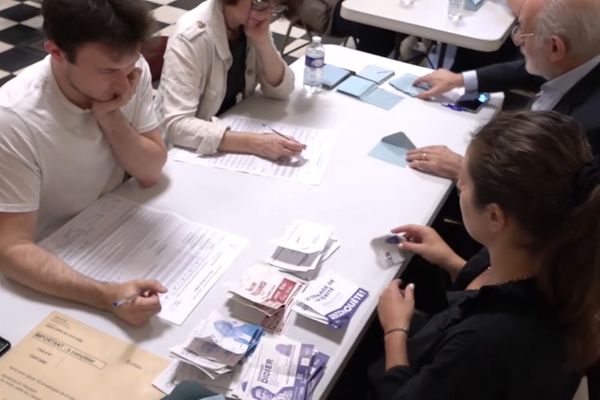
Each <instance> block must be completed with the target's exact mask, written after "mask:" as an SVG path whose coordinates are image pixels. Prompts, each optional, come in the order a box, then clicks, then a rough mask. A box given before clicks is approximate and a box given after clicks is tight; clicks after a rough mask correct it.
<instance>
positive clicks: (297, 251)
mask: <svg viewBox="0 0 600 400" xmlns="http://www.w3.org/2000/svg"><path fill="white" fill-rule="evenodd" d="M332 235H333V228H332V227H330V226H327V225H320V224H317V223H314V222H310V221H303V220H296V221H294V223H292V225H290V226H289V227H288V228H287V229H286V231H285V233H284V235H283V238H281V239H280V240H279V242H278V245H277V248H276V249H275V252H274V253H273V255H272V256H271V258H270V259H269V260H268V263H269V264H271V265H273V266H275V267H277V268H279V269H281V270H284V271H288V272H291V273H293V274H295V275H297V276H299V277H301V278H302V279H305V280H309V279H312V278H314V277H315V276H316V274H317V272H318V269H319V267H320V265H321V263H322V262H323V261H325V260H327V259H328V258H329V257H330V256H331V255H332V254H333V253H335V251H336V250H337V249H339V248H340V244H339V242H338V240H337V239H336V238H334V237H333V236H332Z"/></svg>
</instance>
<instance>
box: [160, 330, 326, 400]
mask: <svg viewBox="0 0 600 400" xmlns="http://www.w3.org/2000/svg"><path fill="white" fill-rule="evenodd" d="M328 361H329V356H327V355H326V354H324V353H321V352H319V351H318V350H317V349H316V348H315V346H314V345H311V344H306V343H300V342H297V341H295V340H293V339H289V338H286V337H283V336H275V337H264V338H263V339H262V340H261V341H260V344H259V345H258V347H257V349H256V351H255V352H254V353H253V354H252V355H251V356H250V357H249V358H248V359H247V360H245V362H243V363H242V364H240V365H238V366H236V368H235V369H234V371H233V372H232V373H229V374H226V375H223V376H220V377H218V378H217V379H215V380H211V379H209V378H207V377H206V375H204V374H202V373H201V372H200V371H199V370H198V369H196V368H193V367H192V366H190V365H188V364H184V363H181V362H179V361H176V362H174V363H172V364H171V365H170V366H169V367H168V368H167V369H166V370H165V371H164V372H163V373H162V374H160V375H159V376H158V377H157V378H156V379H155V380H154V382H153V385H154V386H155V387H157V388H158V389H159V390H161V391H162V392H164V393H167V394H168V393H170V392H171V391H172V390H173V388H174V387H175V386H176V385H177V384H178V383H180V382H182V381H184V380H196V381H199V382H200V383H202V384H203V385H205V386H206V387H208V388H209V389H211V390H213V391H215V392H218V393H221V394H223V395H225V396H226V397H227V398H233V399H242V400H246V399H252V400H255V399H271V400H274V399H287V400H310V399H311V398H312V394H313V392H314V389H315V387H316V386H317V385H318V383H319V381H320V380H321V378H322V376H323V374H324V373H325V367H326V366H327V362H328Z"/></svg>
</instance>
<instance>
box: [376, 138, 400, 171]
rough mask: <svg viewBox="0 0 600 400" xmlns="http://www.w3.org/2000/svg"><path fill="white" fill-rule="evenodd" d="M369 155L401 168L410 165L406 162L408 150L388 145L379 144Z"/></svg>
mask: <svg viewBox="0 0 600 400" xmlns="http://www.w3.org/2000/svg"><path fill="white" fill-rule="evenodd" d="M369 155H370V156H371V157H373V158H377V159H379V160H381V161H385V162H387V163H390V164H394V165H397V166H399V167H406V166H407V165H408V162H407V161H406V149H403V148H401V147H397V146H394V145H391V144H388V143H383V142H378V143H377V145H375V147H373V150H371V151H370V152H369Z"/></svg>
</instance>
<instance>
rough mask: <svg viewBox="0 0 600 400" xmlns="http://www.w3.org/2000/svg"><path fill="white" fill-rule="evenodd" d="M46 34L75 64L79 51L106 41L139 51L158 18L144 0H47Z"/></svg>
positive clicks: (44, 9)
mask: <svg viewBox="0 0 600 400" xmlns="http://www.w3.org/2000/svg"><path fill="white" fill-rule="evenodd" d="M42 15H43V17H44V33H45V34H46V37H47V38H48V39H50V40H53V41H54V42H55V43H56V45H57V46H58V47H59V48H60V49H61V50H63V51H64V52H65V54H66V57H67V59H68V60H69V62H71V63H74V62H75V60H76V58H77V50H78V49H79V47H80V46H82V45H84V44H87V43H102V44H105V45H107V46H109V47H110V48H114V49H115V50H117V51H120V52H123V53H126V52H130V51H135V50H136V49H137V48H138V47H139V46H140V45H141V44H143V43H144V42H145V41H146V40H147V39H148V38H149V37H150V35H151V34H152V29H153V26H154V20H153V19H152V16H151V15H150V13H149V11H148V9H147V7H146V5H145V2H144V1H142V0H44V1H43V2H42Z"/></svg>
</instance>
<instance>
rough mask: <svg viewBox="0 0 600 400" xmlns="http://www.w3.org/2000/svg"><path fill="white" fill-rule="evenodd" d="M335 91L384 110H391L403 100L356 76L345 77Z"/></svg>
mask: <svg viewBox="0 0 600 400" xmlns="http://www.w3.org/2000/svg"><path fill="white" fill-rule="evenodd" d="M337 91H338V92H341V93H344V94H347V95H349V96H352V97H356V98H358V99H360V100H362V101H364V102H365V103H369V104H371V105H374V106H376V107H379V108H383V109H384V110H391V109H392V108H394V106H396V104H398V103H400V102H401V101H402V100H403V99H402V97H400V96H397V95H395V94H394V93H391V92H388V91H387V90H384V89H381V88H380V87H379V86H377V84H375V82H373V81H370V80H368V79H364V78H360V77H357V76H351V77H350V78H348V79H346V80H345V81H344V82H342V83H341V84H340V85H339V86H338V87H337Z"/></svg>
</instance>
